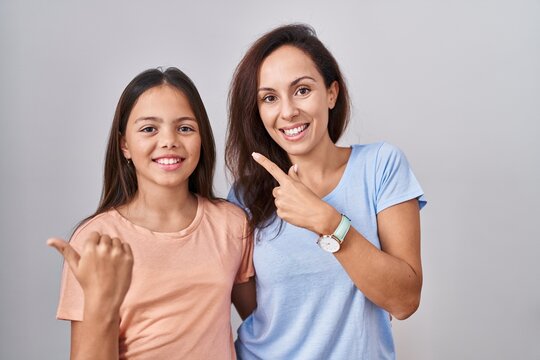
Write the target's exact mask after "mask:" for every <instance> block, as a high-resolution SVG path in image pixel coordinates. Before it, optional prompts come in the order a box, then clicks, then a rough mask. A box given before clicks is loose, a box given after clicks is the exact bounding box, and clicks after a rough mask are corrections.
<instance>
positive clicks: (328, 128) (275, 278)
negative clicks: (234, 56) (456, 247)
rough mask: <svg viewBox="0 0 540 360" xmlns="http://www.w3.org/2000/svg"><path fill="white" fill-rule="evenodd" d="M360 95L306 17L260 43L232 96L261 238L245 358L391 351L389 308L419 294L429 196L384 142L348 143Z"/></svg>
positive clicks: (231, 143)
mask: <svg viewBox="0 0 540 360" xmlns="http://www.w3.org/2000/svg"><path fill="white" fill-rule="evenodd" d="M349 108H350V105H349V96H348V94H347V88H346V86H345V82H344V79H343V77H342V75H341V73H340V70H339V67H338V64H337V62H336V61H335V59H334V57H333V56H332V55H331V54H330V52H329V51H328V50H327V49H326V48H325V46H324V45H323V44H322V43H321V42H320V41H319V40H318V38H317V37H316V35H315V32H314V30H313V29H311V28H310V27H308V26H305V25H287V26H282V27H279V28H277V29H275V30H273V31H271V32H269V33H267V34H265V35H264V36H262V37H261V38H260V39H258V40H257V41H256V42H255V43H254V44H253V45H252V46H251V48H250V49H249V50H248V51H247V53H246V55H245V56H244V58H243V59H242V61H241V62H240V64H239V65H238V67H237V69H236V72H235V74H234V77H233V81H232V84H231V88H230V95H229V132H228V138H227V143H226V157H227V165H228V168H229V169H230V171H231V173H232V175H233V177H234V180H235V185H234V187H233V189H232V191H231V193H230V195H229V197H230V199H231V200H233V201H235V202H236V203H238V204H241V205H242V206H243V207H245V208H246V209H247V210H248V211H249V214H250V219H249V224H250V228H251V231H254V232H255V234H256V239H257V242H256V246H255V249H254V255H253V259H254V265H255V269H256V274H257V275H256V286H257V308H256V309H255V311H254V312H253V313H252V314H251V316H249V317H248V318H247V319H246V320H245V321H244V323H243V324H242V325H241V327H240V329H239V332H238V341H237V343H236V346H237V353H238V356H239V358H242V359H259V358H261V359H337V360H342V359H393V358H394V357H395V355H394V345H393V340H392V334H391V328H390V316H389V314H392V315H393V316H395V317H397V318H398V319H405V318H407V317H409V316H410V315H411V314H412V313H414V312H415V310H416V309H417V307H418V304H419V302H420V289H421V287H422V268H421V262H420V224H419V209H420V208H421V207H422V206H423V205H424V204H425V201H424V200H423V192H422V189H421V188H420V186H419V184H418V182H417V181H416V179H415V177H414V175H413V174H412V172H411V170H410V169H409V165H408V163H407V160H406V158H405V156H404V155H403V154H402V153H401V152H400V151H399V150H398V149H397V148H395V147H394V146H391V145H389V144H386V143H378V144H369V145H353V146H351V147H340V146H337V145H336V142H337V140H338V139H339V138H340V136H341V134H342V133H343V131H344V130H345V127H346V125H347V122H348V116H349Z"/></svg>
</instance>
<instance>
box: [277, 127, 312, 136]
mask: <svg viewBox="0 0 540 360" xmlns="http://www.w3.org/2000/svg"><path fill="white" fill-rule="evenodd" d="M308 126H309V124H301V125H298V126H296V127H293V128H289V129H279V130H280V131H281V132H282V133H284V134H285V135H287V136H296V135H298V134H300V133H302V132H303V131H304V130H306V129H307V127H308Z"/></svg>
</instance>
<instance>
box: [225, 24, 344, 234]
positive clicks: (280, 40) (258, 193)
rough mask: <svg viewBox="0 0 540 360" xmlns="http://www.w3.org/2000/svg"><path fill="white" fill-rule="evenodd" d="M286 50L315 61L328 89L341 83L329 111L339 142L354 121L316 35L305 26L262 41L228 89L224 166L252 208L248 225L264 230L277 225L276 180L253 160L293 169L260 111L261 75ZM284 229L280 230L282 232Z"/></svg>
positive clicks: (285, 28) (236, 190) (332, 136)
mask: <svg viewBox="0 0 540 360" xmlns="http://www.w3.org/2000/svg"><path fill="white" fill-rule="evenodd" d="M284 45H291V46H295V47H296V48H298V49H300V50H302V51H303V52H304V53H305V54H306V55H307V56H309V57H310V58H311V60H312V61H313V63H314V64H315V66H316V68H317V70H318V71H319V73H320V74H321V75H322V77H323V79H324V82H325V85H326V87H327V88H328V87H330V85H331V84H332V83H333V82H334V81H336V82H337V83H338V85H339V95H338V98H337V101H336V104H335V106H334V108H333V109H332V110H329V118H328V133H329V135H330V139H331V140H332V141H333V142H334V143H335V142H336V141H338V139H339V138H340V137H341V135H342V134H343V132H344V130H345V128H346V127H347V124H348V121H349V113H350V102H349V95H348V92H347V87H346V84H345V80H344V78H343V76H342V75H341V71H340V70H339V66H338V64H337V62H336V60H335V59H334V57H333V56H332V54H331V53H330V51H328V49H327V48H326V47H325V46H324V45H323V43H322V42H321V41H320V40H319V39H318V38H317V35H316V33H315V30H314V29H313V28H311V27H310V26H308V25H304V24H291V25H285V26H281V27H278V28H276V29H274V30H272V31H270V32H268V33H266V34H265V35H263V36H262V37H261V38H259V39H258V40H257V41H255V43H253V45H252V46H251V47H250V48H249V50H248V51H247V53H246V55H245V56H244V58H243V59H242V60H241V61H240V63H239V64H238V66H237V68H236V70H235V72H234V75H233V79H232V83H231V87H230V89H229V99H228V100H229V104H228V105H229V107H228V110H229V126H228V131H227V142H226V145H225V162H226V165H227V168H228V169H229V171H230V173H231V174H232V177H233V180H234V187H233V189H234V190H233V191H234V194H235V196H236V198H237V199H238V200H239V201H240V202H241V203H242V204H243V205H244V207H246V208H247V209H248V212H249V214H250V218H249V225H250V229H251V231H252V232H253V231H254V230H255V228H265V227H267V226H269V225H270V224H271V223H272V222H273V221H274V220H275V217H276V215H275V211H276V206H275V204H274V198H273V196H272V189H273V188H274V187H276V186H278V183H277V181H276V180H275V179H274V178H273V177H272V176H271V175H270V174H269V173H268V172H267V171H266V170H265V169H264V168H262V167H261V166H260V165H258V164H257V163H256V162H255V161H253V160H252V158H251V153H252V152H254V151H256V152H258V153H261V154H263V155H265V156H266V157H268V158H269V159H270V160H272V161H273V162H274V163H276V165H278V166H279V167H280V168H281V169H282V170H283V171H285V172H287V171H288V169H289V168H290V167H291V165H292V164H291V161H290V159H289V157H288V155H287V153H286V152H285V151H284V150H283V149H282V148H281V147H279V145H277V144H276V143H275V142H274V141H273V140H272V138H271V137H270V135H269V134H268V132H267V131H266V129H265V128H264V125H263V122H262V119H261V116H260V114H259V108H258V106H257V87H258V74H259V69H260V67H261V64H262V62H263V61H264V60H265V59H266V57H268V55H270V54H271V53H272V52H273V51H275V50H276V49H278V48H279V47H281V46H284ZM280 228H281V227H280Z"/></svg>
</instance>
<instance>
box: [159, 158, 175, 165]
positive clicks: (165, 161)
mask: <svg viewBox="0 0 540 360" xmlns="http://www.w3.org/2000/svg"><path fill="white" fill-rule="evenodd" d="M156 162H157V163H158V164H161V165H172V164H177V163H179V162H180V159H178V158H174V159H171V158H161V159H157V160H156Z"/></svg>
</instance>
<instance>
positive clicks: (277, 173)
mask: <svg viewBox="0 0 540 360" xmlns="http://www.w3.org/2000/svg"><path fill="white" fill-rule="evenodd" d="M251 156H253V159H254V160H255V161H256V162H257V163H258V164H259V165H261V166H262V167H263V168H265V169H266V171H268V172H269V173H270V175H272V177H273V178H274V179H276V180H277V182H278V183H279V185H283V182H284V181H287V180H288V179H289V175H287V174H285V173H284V172H283V170H281V169H280V168H279V166H277V165H276V164H274V163H273V162H272V161H270V160H269V159H268V158H266V156H264V155H262V154H259V153H256V152H254V153H253V154H251Z"/></svg>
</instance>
